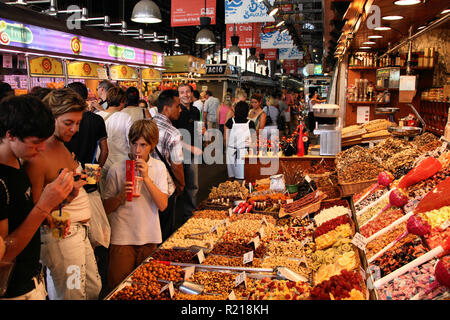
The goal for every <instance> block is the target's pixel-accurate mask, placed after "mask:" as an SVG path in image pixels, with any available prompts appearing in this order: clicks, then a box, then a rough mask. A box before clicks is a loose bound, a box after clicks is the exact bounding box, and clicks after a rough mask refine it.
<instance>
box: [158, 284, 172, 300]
mask: <svg viewBox="0 0 450 320" xmlns="http://www.w3.org/2000/svg"><path fill="white" fill-rule="evenodd" d="M166 290H169V295H170V298H173V295H174V294H175V288H174V286H173V282H172V281H170V282H169V283H168V284H166V285H165V286H164V287H162V288H161V291H159V293H160V294H161V293H163V292H164V291H166Z"/></svg>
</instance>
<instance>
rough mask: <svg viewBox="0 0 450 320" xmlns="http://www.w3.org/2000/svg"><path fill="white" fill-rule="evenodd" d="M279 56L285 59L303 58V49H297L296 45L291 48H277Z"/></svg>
mask: <svg viewBox="0 0 450 320" xmlns="http://www.w3.org/2000/svg"><path fill="white" fill-rule="evenodd" d="M278 53H279V58H280V60H285V59H303V51H300V50H298V48H297V47H296V46H294V47H293V48H290V49H288V48H282V49H279V52H278Z"/></svg>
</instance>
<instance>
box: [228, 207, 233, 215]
mask: <svg viewBox="0 0 450 320" xmlns="http://www.w3.org/2000/svg"><path fill="white" fill-rule="evenodd" d="M228 215H229V216H230V217H231V216H232V215H233V209H231V208H229V209H228Z"/></svg>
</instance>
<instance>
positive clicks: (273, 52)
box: [256, 48, 278, 61]
mask: <svg viewBox="0 0 450 320" xmlns="http://www.w3.org/2000/svg"><path fill="white" fill-rule="evenodd" d="M277 50H278V49H261V48H257V49H256V56H257V57H258V58H259V54H260V53H264V55H265V56H264V60H273V61H275V60H277Z"/></svg>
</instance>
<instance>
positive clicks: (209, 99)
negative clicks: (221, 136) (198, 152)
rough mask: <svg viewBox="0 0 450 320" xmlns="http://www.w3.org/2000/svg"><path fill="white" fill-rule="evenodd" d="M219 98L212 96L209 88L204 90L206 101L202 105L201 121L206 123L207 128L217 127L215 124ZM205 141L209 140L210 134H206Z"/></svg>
mask: <svg viewBox="0 0 450 320" xmlns="http://www.w3.org/2000/svg"><path fill="white" fill-rule="evenodd" d="M219 105H220V100H219V99H218V98H216V97H214V96H213V94H212V92H211V91H210V90H207V91H206V101H205V105H204V107H203V114H204V116H203V121H204V122H205V123H206V124H207V128H208V129H218V128H219V125H218V124H217V122H216V121H217V109H218V108H219ZM206 141H211V136H210V135H209V134H207V135H206Z"/></svg>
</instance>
